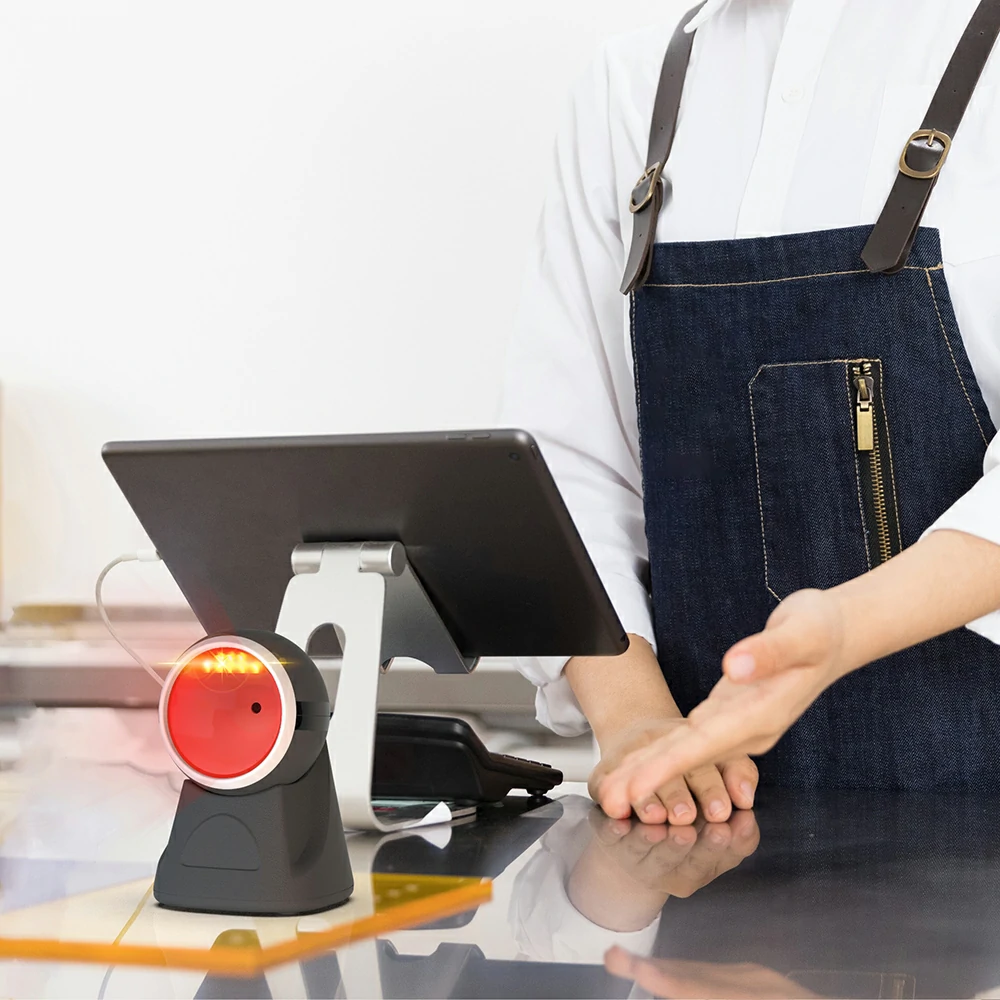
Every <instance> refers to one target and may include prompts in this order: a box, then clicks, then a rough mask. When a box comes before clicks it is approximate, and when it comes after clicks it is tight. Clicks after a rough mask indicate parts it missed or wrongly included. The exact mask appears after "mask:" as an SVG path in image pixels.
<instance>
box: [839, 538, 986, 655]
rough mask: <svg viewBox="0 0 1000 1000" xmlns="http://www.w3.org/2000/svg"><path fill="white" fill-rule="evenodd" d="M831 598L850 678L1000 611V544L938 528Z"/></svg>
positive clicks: (846, 585)
mask: <svg viewBox="0 0 1000 1000" xmlns="http://www.w3.org/2000/svg"><path fill="white" fill-rule="evenodd" d="M829 593H830V594H831V596H833V597H835V598H836V599H837V601H838V602H839V604H840V606H841V610H842V620H843V621H844V622H845V623H847V626H846V629H845V634H844V637H843V647H842V655H841V662H842V664H843V671H842V672H843V673H849V672H850V671H851V670H856V669H857V668H858V667H861V666H863V665H864V664H866V663H870V662H872V661H873V660H877V659H880V658H881V657H883V656H888V655H889V654H890V653H895V652H898V651H899V650H901V649H906V648H907V647H909V646H913V645H916V644H917V643H919V642H924V641H925V640H927V639H931V638H933V637H934V636H937V635H941V634H943V633H944V632H949V631H951V630H952V629H955V628H960V627H961V626H963V625H966V624H968V623H969V622H971V621H975V620H976V619H977V618H981V617H983V616H984V615H987V614H989V613H990V612H991V611H996V610H997V609H998V608H1000V545H995V544H994V543H993V542H989V541H986V540H984V539H982V538H978V537H976V536H975V535H968V534H965V533H963V532H959V531H935V532H934V533H933V534H931V535H928V536H927V537H926V538H925V539H923V540H922V541H920V542H918V543H917V544H916V545H914V546H912V547H911V548H909V549H906V550H905V551H904V552H902V553H901V554H900V555H898V556H897V557H896V558H895V559H892V560H890V561H889V562H887V563H885V564H884V565H882V566H879V567H878V568H877V569H875V570H873V571H872V572H871V573H867V574H865V575H864V576H861V577H858V578H857V579H855V580H850V581H849V582H847V583H845V584H842V585H841V586H839V587H835V588H833V589H832V590H831V591H829Z"/></svg>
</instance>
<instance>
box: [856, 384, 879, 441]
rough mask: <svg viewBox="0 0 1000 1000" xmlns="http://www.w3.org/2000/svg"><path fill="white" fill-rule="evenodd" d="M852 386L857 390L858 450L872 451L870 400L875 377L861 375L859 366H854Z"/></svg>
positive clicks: (872, 425) (872, 395) (872, 430)
mask: <svg viewBox="0 0 1000 1000" xmlns="http://www.w3.org/2000/svg"><path fill="white" fill-rule="evenodd" d="M866 368H867V366H866ZM854 388H855V390H856V391H857V402H856V404H855V416H856V418H857V428H858V451H874V450H875V414H874V412H873V411H872V402H873V397H874V393H875V379H873V378H872V377H871V376H870V375H867V374H864V375H863V374H862V373H861V368H860V367H855V369H854Z"/></svg>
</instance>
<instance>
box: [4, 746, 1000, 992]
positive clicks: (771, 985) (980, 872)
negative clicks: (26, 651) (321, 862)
mask: <svg viewBox="0 0 1000 1000" xmlns="http://www.w3.org/2000/svg"><path fill="white" fill-rule="evenodd" d="M176 785H177V782H176V777H175V776H173V775H169V774H158V773H155V772H154V771H149V772H148V773H140V771H137V770H136V768H135V766H127V765H122V764H120V763H119V764H114V763H110V764H109V763H107V762H96V761H90V762H86V761H79V760H77V761H60V760H58V759H57V760H53V761H50V762H49V764H48V765H47V767H46V769H45V770H44V773H43V774H39V775H35V776H33V778H32V780H29V781H28V783H27V786H26V788H27V790H26V791H25V792H24V793H23V796H22V799H21V802H20V804H19V806H18V809H17V812H16V815H15V816H14V817H13V819H12V820H11V821H10V822H9V824H8V826H7V829H6V834H5V836H4V840H3V843H2V846H0V922H2V921H3V919H4V918H5V917H9V915H10V914H11V913H12V912H13V911H17V910H20V909H22V908H24V907H26V906H39V905H41V904H56V905H57V904H58V903H59V901H60V900H67V899H76V900H79V898H80V897H81V895H82V894H86V893H93V892H94V891H95V890H102V889H106V888H109V887H113V886H120V885H121V884H123V883H134V882H137V881H139V880H149V879H150V878H151V876H152V873H153V870H154V867H155V862H156V858H157V855H158V853H159V850H160V849H161V847H162V844H163V841H164V839H165V836H166V831H167V830H168V829H169V824H170V819H171V816H172V810H173V802H174V799H175V797H176ZM582 792H583V789H582V788H580V787H579V786H564V787H563V788H562V789H560V790H559V794H558V797H555V798H553V799H552V800H550V801H548V802H546V803H543V804H541V805H538V806H532V805H530V804H529V803H528V802H527V800H524V799H517V800H509V801H508V803H506V804H505V805H504V806H496V807H488V808H484V809H482V810H481V811H480V815H479V817H478V818H477V819H476V820H475V821H474V822H465V823H459V824H456V825H455V826H453V827H451V828H433V829H429V830H425V831H423V832H422V833H411V834H408V835H399V834H397V835H390V836H387V837H382V838H379V837H375V836H368V835H352V836H351V837H350V848H351V855H352V861H353V862H354V866H355V871H356V872H362V873H366V872H370V873H374V874H375V875H379V874H380V873H381V874H383V875H391V874H418V875H419V874H425V875H450V876H463V877H472V878H492V879H493V880H494V884H493V899H492V901H491V902H488V903H485V904H482V905H480V906H479V907H478V908H476V909H473V910H471V911H468V912H464V913H460V914H458V915H456V916H450V917H447V918H444V919H441V920H437V921H435V922H433V923H431V924H429V925H425V926H423V927H420V928H418V929H411V930H399V931H390V932H388V933H385V934H382V935H380V936H378V937H377V938H374V939H370V940H365V941H360V942H358V943H355V944H352V945H350V946H347V947H343V948H341V949H339V950H338V951H336V952H331V953H326V954H322V955H319V956H317V957H313V958H310V959H308V960H306V961H303V962H300V963H293V964H291V965H286V966H282V967H277V968H272V969H268V970H266V971H264V972H263V973H260V974H258V975H255V976H252V977H250V978H227V977H225V976H221V975H213V974H206V973H204V972H199V971H198V970H196V969H188V970H185V969H174V970H164V969H151V968H129V967H124V966H120V967H110V968H109V967H104V966H100V965H84V964H58V963H42V962H25V961H8V962H4V963H0V995H2V996H17V997H33V996H59V997H85V996H93V997H108V998H110V997H204V998H210V997H216V998H224V997H334V996H338V997H379V996H381V997H386V998H392V997H400V998H403V997H626V996H668V997H811V996H828V997H833V996H837V997H974V996H1000V990H998V989H997V988H998V987H1000V836H998V833H997V819H996V817H997V815H998V813H1000V802H998V801H993V800H990V799H987V798H982V797H979V796H975V795H968V796H965V795H954V796H937V797H934V796H885V795H881V796H876V795H867V794H861V793H837V794H828V795H807V794H802V793H789V792H782V793H777V792H774V791H769V790H764V791H762V793H761V795H760V799H759V803H758V807H757V808H756V810H755V811H754V812H753V813H741V814H737V815H736V816H734V818H733V820H732V821H731V822H730V823H728V824H716V825H699V826H698V828H696V829H687V830H680V831H677V830H673V831H671V830H668V829H666V828H662V827H657V828H649V827H642V826H639V825H637V824H632V823H622V822H615V821H610V820H607V819H606V818H604V817H603V816H602V815H601V814H600V813H599V812H598V811H597V810H596V809H595V808H594V807H593V806H592V805H591V804H590V802H589V800H587V799H586V798H585V797H584V796H583V795H582V794H581V793H582ZM88 898H89V897H88ZM78 909H79V907H77V910H78ZM86 918H87V915H86V913H84V916H83V919H86ZM75 919H81V917H80V914H79V912H77V915H76V918H75ZM197 919H198V918H192V924H193V923H194V921H196V920H197ZM227 919H228V922H229V923H231V925H232V926H231V927H229V926H228V924H227V933H228V934H229V935H230V937H231V938H232V939H234V940H236V939H239V938H240V936H241V935H242V936H244V937H246V936H253V935H257V936H258V937H260V938H261V939H263V937H265V936H266V934H267V933H268V922H267V921H261V920H256V921H254V920H251V919H249V918H246V919H244V918H227ZM207 927H208V925H207V924H206V928H207ZM218 932H219V928H218V926H217V921H216V923H213V924H212V925H211V937H212V940H214V939H215V938H216V937H217V936H218ZM206 933H208V930H206ZM208 944H209V945H210V944H211V941H208ZM615 973H618V974H619V975H616V974H615ZM636 980H638V982H636Z"/></svg>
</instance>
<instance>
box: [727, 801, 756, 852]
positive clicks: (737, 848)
mask: <svg viewBox="0 0 1000 1000" xmlns="http://www.w3.org/2000/svg"><path fill="white" fill-rule="evenodd" d="M729 825H730V826H731V827H732V831H733V840H732V850H733V851H734V852H736V854H738V855H739V856H740V857H741V858H749V857H750V855H751V854H753V853H754V851H756V850H757V848H758V847H760V827H759V826H758V825H757V820H756V818H755V817H754V815H753V813H748V812H738V813H736V814H735V815H734V816H733V818H732V819H731V820H730V821H729Z"/></svg>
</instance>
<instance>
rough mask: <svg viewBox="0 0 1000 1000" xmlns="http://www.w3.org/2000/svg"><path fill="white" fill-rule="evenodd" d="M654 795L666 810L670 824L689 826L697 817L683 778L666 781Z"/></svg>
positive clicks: (692, 800) (696, 811)
mask: <svg viewBox="0 0 1000 1000" xmlns="http://www.w3.org/2000/svg"><path fill="white" fill-rule="evenodd" d="M656 795H657V798H659V800H660V801H661V802H662V803H663V805H664V806H665V808H666V810H667V816H668V820H669V822H670V825H671V826H690V825H691V824H692V823H693V822H694V821H695V819H697V817H698V808H697V806H696V805H695V804H694V799H693V798H692V797H691V792H690V790H689V789H688V785H687V782H686V781H685V780H684V779H683V778H677V779H675V780H674V781H669V782H667V784H665V785H664V786H663V787H662V788H660V789H658V790H657V793H656Z"/></svg>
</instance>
